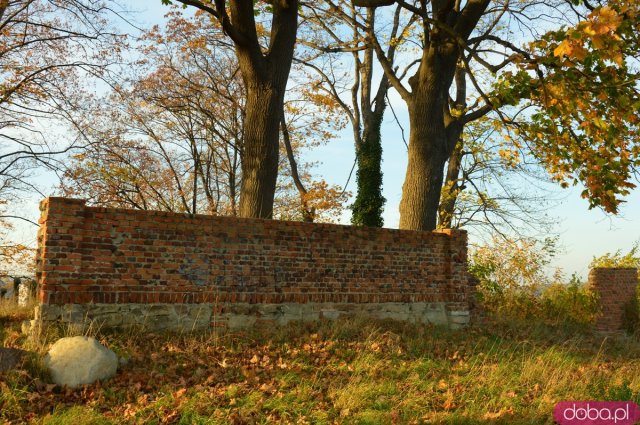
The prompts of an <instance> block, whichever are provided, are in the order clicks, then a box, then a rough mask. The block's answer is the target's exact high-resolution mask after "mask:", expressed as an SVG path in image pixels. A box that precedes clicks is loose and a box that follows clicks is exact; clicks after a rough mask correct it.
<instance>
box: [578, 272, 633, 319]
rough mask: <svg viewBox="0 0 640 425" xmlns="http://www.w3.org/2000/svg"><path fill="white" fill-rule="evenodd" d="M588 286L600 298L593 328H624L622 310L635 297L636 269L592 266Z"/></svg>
mask: <svg viewBox="0 0 640 425" xmlns="http://www.w3.org/2000/svg"><path fill="white" fill-rule="evenodd" d="M589 286H590V287H591V289H592V290H593V291H594V292H595V293H596V294H597V295H598V296H599V298H600V309H601V314H600V316H599V317H598V319H597V320H596V323H595V329H596V330H598V331H601V332H619V331H621V330H623V329H624V320H623V319H624V311H625V308H626V307H627V306H628V304H629V303H630V302H632V301H633V299H634V298H635V297H636V288H637V286H638V270H637V269H635V268H594V269H592V270H591V271H590V272H589Z"/></svg>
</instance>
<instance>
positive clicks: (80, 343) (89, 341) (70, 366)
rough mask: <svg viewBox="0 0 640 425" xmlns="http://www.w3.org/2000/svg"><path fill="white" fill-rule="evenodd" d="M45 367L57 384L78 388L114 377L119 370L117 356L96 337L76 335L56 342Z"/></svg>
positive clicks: (47, 355)
mask: <svg viewBox="0 0 640 425" xmlns="http://www.w3.org/2000/svg"><path fill="white" fill-rule="evenodd" d="M44 364H45V365H46V367H47V369H49V372H50V373H51V378H52V380H53V382H54V383H55V384H58V385H67V386H68V387H70V388H75V387H77V386H78V385H82V384H92V383H94V382H95V381H97V380H99V379H107V378H111V377H112V376H113V375H115V374H116V370H117V369H118V356H117V355H116V353H114V352H113V351H111V350H109V349H108V348H106V347H105V346H103V345H101V344H100V343H99V342H98V341H96V339H95V338H91V337H86V336H74V337H70V338H62V339H59V340H58V341H56V342H55V343H54V344H53V345H52V346H51V349H50V350H49V352H48V353H47V354H46V355H45V357H44Z"/></svg>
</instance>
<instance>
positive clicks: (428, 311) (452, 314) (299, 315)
mask: <svg viewBox="0 0 640 425" xmlns="http://www.w3.org/2000/svg"><path fill="white" fill-rule="evenodd" d="M447 307H449V308H450V306H446V305H445V303H366V304H354V303H344V304H338V303H308V304H296V303H283V304H247V303H227V304H222V305H214V304H66V305H46V304H44V305H40V306H38V307H36V314H35V321H36V323H40V324H47V323H56V322H57V323H61V324H63V325H68V326H72V327H80V328H85V327H87V326H89V325H91V326H94V327H97V328H127V327H139V328H142V329H146V330H150V331H173V332H183V331H202V330H207V329H211V328H228V329H241V328H248V327H251V326H253V325H256V324H274V325H286V324H287V323H289V322H294V321H317V320H323V319H324V320H335V319H338V318H340V317H354V316H358V315H366V316H367V317H371V318H374V319H393V320H402V321H408V322H413V323H431V324H434V325H439V326H446V327H449V328H451V329H458V328H461V327H464V326H466V325H467V324H468V323H469V312H468V311H465V310H455V311H452V310H447Z"/></svg>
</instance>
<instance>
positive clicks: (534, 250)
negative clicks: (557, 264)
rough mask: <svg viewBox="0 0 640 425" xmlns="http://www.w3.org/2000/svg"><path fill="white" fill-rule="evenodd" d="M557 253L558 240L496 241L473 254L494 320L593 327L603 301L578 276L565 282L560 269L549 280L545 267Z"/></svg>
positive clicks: (486, 305) (481, 295) (483, 296)
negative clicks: (599, 304) (591, 325)
mask: <svg viewBox="0 0 640 425" xmlns="http://www.w3.org/2000/svg"><path fill="white" fill-rule="evenodd" d="M554 252H555V240H554V239H547V240H545V241H543V242H542V243H540V242H538V241H535V240H521V241H509V240H504V239H503V240H494V241H493V243H492V245H488V246H482V247H478V248H476V249H475V250H474V251H472V254H471V261H470V271H471V273H472V274H474V275H475V276H476V277H477V278H478V279H479V281H480V283H479V285H478V288H477V289H478V301H479V302H480V303H481V304H482V306H483V309H484V310H485V311H487V313H489V315H490V316H492V317H493V318H494V319H497V320H500V321H509V322H514V321H516V322H519V323H523V322H527V323H529V324H534V323H538V324H540V323H541V324H544V325H552V326H559V325H561V326H565V327H567V326H568V327H576V326H577V327H580V328H584V327H585V326H588V325H589V324H591V323H592V322H593V321H594V320H595V317H596V314H597V313H598V301H597V298H596V296H595V295H594V294H593V292H591V291H590V290H589V289H588V288H587V287H586V285H585V284H584V283H583V282H580V280H579V279H578V278H577V277H576V276H575V275H574V276H572V278H571V280H570V282H569V283H562V280H563V277H562V274H561V273H560V272H559V271H556V273H555V274H554V276H552V277H549V276H548V275H547V273H546V272H545V267H546V266H547V265H548V264H549V262H550V260H551V258H552V257H553V254H554Z"/></svg>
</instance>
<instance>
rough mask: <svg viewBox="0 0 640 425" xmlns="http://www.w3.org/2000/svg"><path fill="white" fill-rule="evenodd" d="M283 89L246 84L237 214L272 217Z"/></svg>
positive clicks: (241, 215)
mask: <svg viewBox="0 0 640 425" xmlns="http://www.w3.org/2000/svg"><path fill="white" fill-rule="evenodd" d="M283 97H284V88H281V89H280V90H278V89H275V88H273V87H272V86H270V85H268V84H249V85H248V87H247V103H246V106H245V108H246V110H245V114H246V115H245V119H244V129H243V136H244V140H243V147H242V185H241V188H240V205H239V208H238V214H239V215H240V217H259V218H272V216H273V198H274V195H275V189H276V179H277V177H278V153H279V149H278V147H279V146H278V139H279V124H280V113H281V112H280V111H281V110H282V102H283Z"/></svg>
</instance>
